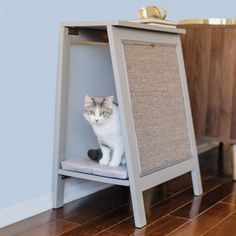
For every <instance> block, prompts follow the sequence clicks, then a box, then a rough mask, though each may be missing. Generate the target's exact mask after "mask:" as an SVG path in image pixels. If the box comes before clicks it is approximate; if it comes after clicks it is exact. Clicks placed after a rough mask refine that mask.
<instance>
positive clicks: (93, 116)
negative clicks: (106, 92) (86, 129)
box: [83, 95, 125, 167]
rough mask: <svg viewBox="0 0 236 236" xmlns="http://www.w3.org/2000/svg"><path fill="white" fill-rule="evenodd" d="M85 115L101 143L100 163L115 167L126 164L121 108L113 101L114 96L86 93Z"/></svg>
mask: <svg viewBox="0 0 236 236" xmlns="http://www.w3.org/2000/svg"><path fill="white" fill-rule="evenodd" d="M83 115H84V117H85V119H86V120H87V121H88V122H89V123H90V124H91V126H92V128H93V130H94V133H95V134H96V136H97V139H98V142H99V144H100V148H101V153H102V155H100V158H99V164H101V165H109V166H113V167H117V166H119V165H120V164H121V163H122V164H125V158H124V143H123V137H122V132H121V126H120V116H119V110H118V106H117V104H115V103H114V102H113V96H107V97H104V96H103V97H102V96H89V95H86V96H85V104H84V110H83ZM90 152H91V151H90ZM95 152H96V150H95Z"/></svg>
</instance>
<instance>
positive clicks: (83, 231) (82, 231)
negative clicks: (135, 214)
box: [63, 205, 132, 236]
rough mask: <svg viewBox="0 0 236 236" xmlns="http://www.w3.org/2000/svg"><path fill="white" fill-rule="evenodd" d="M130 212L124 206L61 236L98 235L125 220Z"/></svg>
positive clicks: (127, 207)
mask: <svg viewBox="0 0 236 236" xmlns="http://www.w3.org/2000/svg"><path fill="white" fill-rule="evenodd" d="M131 212H132V210H131V209H130V207H129V205H125V206H123V207H120V208H119V209H116V210H114V211H111V212H109V213H107V214H105V215H103V216H101V217H98V218H96V219H94V220H92V221H90V222H88V223H86V224H83V225H81V226H80V227H78V228H75V229H73V230H71V231H69V232H66V233H64V234H63V236H78V235H80V236H85V235H86V236H90V235H95V234H98V233H99V232H101V231H103V230H105V229H108V228H109V227H111V226H112V225H114V224H116V223H118V222H120V221H122V220H124V219H126V218H127V217H128V216H129V215H130V214H131Z"/></svg>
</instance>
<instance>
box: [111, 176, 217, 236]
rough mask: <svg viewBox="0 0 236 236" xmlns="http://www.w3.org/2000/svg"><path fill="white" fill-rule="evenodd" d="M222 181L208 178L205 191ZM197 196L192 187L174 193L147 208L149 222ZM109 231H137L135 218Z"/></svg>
mask: <svg viewBox="0 0 236 236" xmlns="http://www.w3.org/2000/svg"><path fill="white" fill-rule="evenodd" d="M220 183H221V180H220V179H214V180H213V179H208V180H206V181H204V182H203V187H204V189H205V191H208V190H210V189H212V188H214V187H215V186H218V185H219V184H220ZM194 198H195V197H194V196H193V192H192V189H187V190H185V191H183V192H181V193H179V194H177V195H174V196H172V197H170V198H168V199H166V200H164V201H163V202H161V203H160V204H156V205H154V206H153V207H151V208H150V209H146V215H147V222H148V224H150V223H152V222H154V221H156V220H158V219H160V218H162V217H163V216H165V215H166V214H168V213H170V212H172V211H173V210H174V209H176V208H178V207H181V206H183V205H184V204H186V203H187V202H189V201H192V200H193V199H194ZM109 232H112V233H120V234H123V235H130V234H133V233H135V228H134V219H133V217H130V218H128V219H126V220H124V221H122V222H120V223H118V224H116V225H114V226H113V227H111V228H110V229H109Z"/></svg>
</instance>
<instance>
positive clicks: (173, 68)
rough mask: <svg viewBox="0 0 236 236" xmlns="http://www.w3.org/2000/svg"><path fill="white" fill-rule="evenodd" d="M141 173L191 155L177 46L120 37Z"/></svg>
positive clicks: (174, 162)
mask: <svg viewBox="0 0 236 236" xmlns="http://www.w3.org/2000/svg"><path fill="white" fill-rule="evenodd" d="M123 48H124V54H125V61H126V67H127V74H128V83H129V89H130V98H131V106H132V113H133V119H134V125H135V131H136V136H137V143H138V148H139V155H140V164H141V175H142V176H143V175H146V174H148V173H151V172H153V171H155V170H157V169H162V168H166V167H168V166H171V165H173V164H176V163H178V162H181V161H183V160H186V159H189V158H191V157H192V154H191V147H190V137H189V133H188V126H187V117H186V112H185V106H184V100H183V94H182V89H181V83H180V73H179V67H178V61H177V55H176V46H175V45H169V44H157V43H147V42H139V41H131V40H129V41H123Z"/></svg>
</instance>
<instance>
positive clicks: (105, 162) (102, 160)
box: [99, 158, 109, 165]
mask: <svg viewBox="0 0 236 236" xmlns="http://www.w3.org/2000/svg"><path fill="white" fill-rule="evenodd" d="M108 163H109V158H102V159H100V160H99V164H100V165H108Z"/></svg>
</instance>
